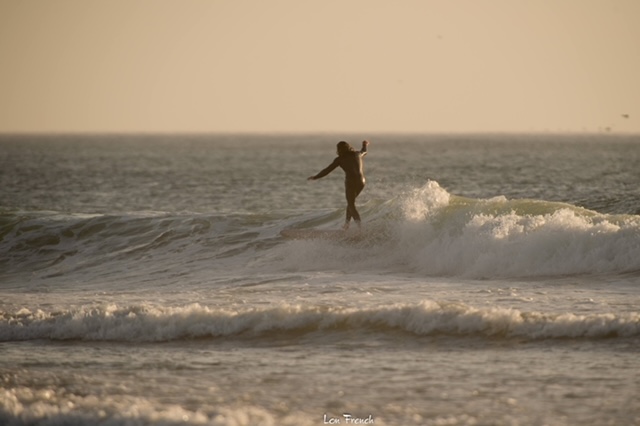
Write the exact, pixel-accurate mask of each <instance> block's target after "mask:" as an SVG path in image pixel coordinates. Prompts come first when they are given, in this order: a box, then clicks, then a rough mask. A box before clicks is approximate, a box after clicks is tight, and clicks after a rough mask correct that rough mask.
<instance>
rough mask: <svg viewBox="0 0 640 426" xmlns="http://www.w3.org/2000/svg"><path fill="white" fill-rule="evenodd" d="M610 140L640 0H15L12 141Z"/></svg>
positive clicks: (7, 77) (638, 42)
mask: <svg viewBox="0 0 640 426" xmlns="http://www.w3.org/2000/svg"><path fill="white" fill-rule="evenodd" d="M624 115H628V118H627V117H625V116H624ZM606 127H610V128H611V129H612V130H613V131H616V132H640V1H638V0H504V1H500V0H468V1H465V0H442V1H431V0H422V1H410V0H398V1H391V0H387V1H378V0H317V1H312V0H268V1H267V0H255V1H251V0H233V1H232V0H229V1H216V0H211V1H193V0H181V1H178V0H175V1H167V0H150V1H135V0H104V1H98V0H96V1H86V0H55V1H53V0H52V1H44V0H43V1H36V0H0V132H16V131H38V132H40V131H55V132H66V131H83V132H86V131H90V132H91V131H97V132H104V131H107V132H109V131H112V132H129V131H136V132H137V131H142V132H157V131H160V132H164V131H170V132H180V131H186V132H209V131H214V132H215V131H248V132H252V131H284V132H289V131H291V132H298V131H322V132H346V131H353V132H366V133H372V132H378V131H390V132H474V131H483V132H490V131H502V132H512V131H517V132H518V131H524V132H531V131H533V132H536V131H543V132H544V131H588V132H597V131H601V130H602V129H604V128H606Z"/></svg>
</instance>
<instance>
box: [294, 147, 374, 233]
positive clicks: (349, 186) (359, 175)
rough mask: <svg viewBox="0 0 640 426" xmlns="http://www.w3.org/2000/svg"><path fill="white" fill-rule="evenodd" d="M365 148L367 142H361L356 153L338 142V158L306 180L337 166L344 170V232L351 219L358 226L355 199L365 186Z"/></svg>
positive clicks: (317, 176) (321, 175)
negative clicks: (345, 212) (363, 164)
mask: <svg viewBox="0 0 640 426" xmlns="http://www.w3.org/2000/svg"><path fill="white" fill-rule="evenodd" d="M367 146H369V141H362V149H361V150H360V151H356V150H355V149H354V148H353V147H352V146H351V145H349V144H348V143H347V142H345V141H340V142H338V145H337V152H338V156H337V157H336V159H335V160H333V162H332V163H331V164H329V166H328V167H326V168H325V169H322V170H321V171H320V173H318V174H317V175H315V176H309V178H307V180H317V179H320V178H322V177H324V176H326V175H328V174H329V173H331V172H332V171H334V170H335V169H336V168H337V167H338V166H340V168H341V169H342V170H344V193H345V196H346V198H347V217H346V221H345V223H344V227H343V229H344V230H347V229H349V224H350V222H351V219H353V220H355V222H356V223H357V224H358V226H360V214H359V213H358V210H357V209H356V198H357V197H358V195H360V192H362V189H363V188H364V185H365V179H364V171H363V168H362V157H364V156H365V155H367Z"/></svg>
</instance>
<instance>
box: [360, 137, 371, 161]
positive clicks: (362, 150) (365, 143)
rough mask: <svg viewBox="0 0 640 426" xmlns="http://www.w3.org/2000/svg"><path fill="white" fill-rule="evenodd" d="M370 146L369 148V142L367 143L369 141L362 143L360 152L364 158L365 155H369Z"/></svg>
mask: <svg viewBox="0 0 640 426" xmlns="http://www.w3.org/2000/svg"><path fill="white" fill-rule="evenodd" d="M368 146H369V141H367V140H365V141H362V149H361V150H360V154H362V156H363V157H364V156H365V155H367V147H368Z"/></svg>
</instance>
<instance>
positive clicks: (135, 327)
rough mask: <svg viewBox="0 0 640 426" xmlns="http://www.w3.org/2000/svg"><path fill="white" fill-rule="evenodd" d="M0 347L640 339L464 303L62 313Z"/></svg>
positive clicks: (566, 316)
mask: <svg viewBox="0 0 640 426" xmlns="http://www.w3.org/2000/svg"><path fill="white" fill-rule="evenodd" d="M0 315H1V318H2V319H1V320H0V341H26V340H41V339H48V340H85V341H123V342H167V341H180V340H190V339H203V338H247V339H263V338H267V339H270V338H277V337H283V336H285V337H286V336H289V337H295V336H306V337H308V338H310V339H312V341H313V340H320V341H321V340H322V338H323V337H326V336H330V335H333V334H335V333H340V332H351V331H357V332H365V333H363V335H366V334H367V333H373V334H389V333H391V334H395V333H398V332H400V333H408V334H410V335H414V336H438V335H445V336H453V337H485V338H494V337H495V338H519V339H524V340H539V339H557V338H586V339H602V338H615V337H637V336H639V335H640V313H637V312H630V313H601V314H585V315H578V314H574V313H569V312H564V313H542V312H523V311H520V310H517V309H509V308H499V307H492V308H477V307H473V306H469V305H466V304H463V303H439V302H435V301H430V300H426V301H422V302H420V303H416V304H395V305H391V306H384V307H369V308H345V307H318V306H315V307H307V306H301V305H290V304H283V305H280V306H274V307H266V308H252V309H245V310H242V309H235V310H234V309H213V308H208V307H206V306H201V305H198V304H194V305H189V306H184V307H173V308H172V307H157V306H150V305H137V306H130V307H118V306H117V305H107V306H101V307H83V308H78V309H75V310H66V311H60V312H45V311H42V310H35V311H31V310H29V309H26V308H22V309H21V310H19V311H17V312H2V313H1V314H0Z"/></svg>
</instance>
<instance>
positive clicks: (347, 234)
mask: <svg viewBox="0 0 640 426" xmlns="http://www.w3.org/2000/svg"><path fill="white" fill-rule="evenodd" d="M280 235H282V236H283V237H284V238H287V239H289V240H332V241H341V240H351V239H354V238H357V237H358V236H359V235H360V232H351V231H343V230H341V229H340V230H337V229H285V230H283V231H280Z"/></svg>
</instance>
